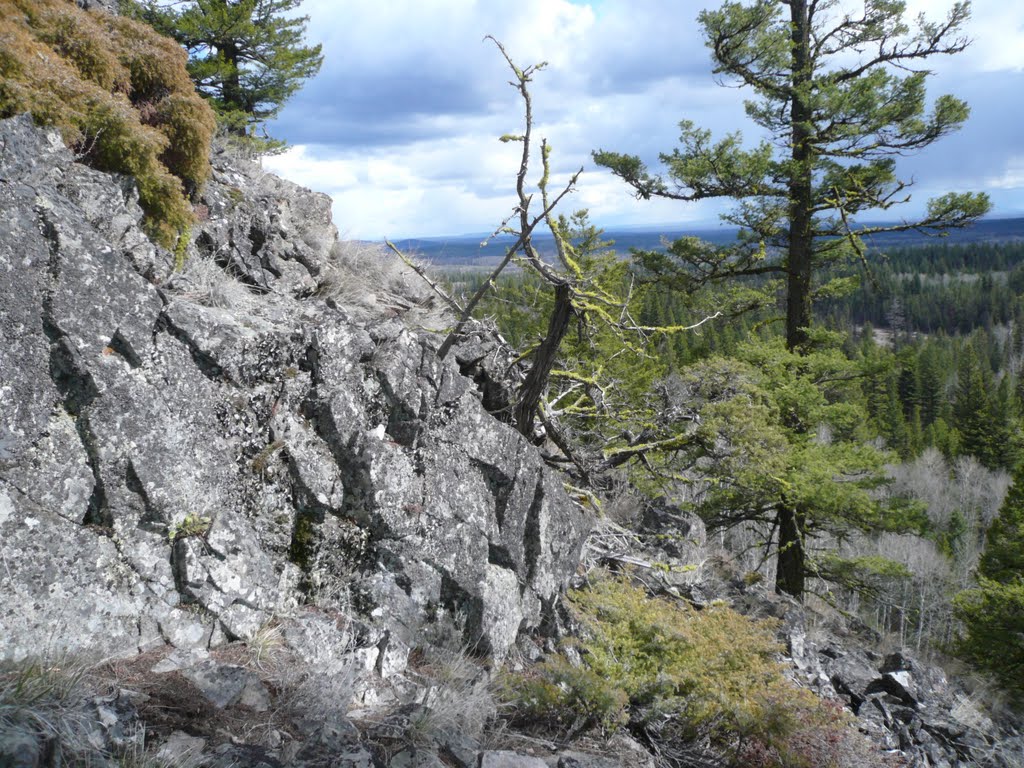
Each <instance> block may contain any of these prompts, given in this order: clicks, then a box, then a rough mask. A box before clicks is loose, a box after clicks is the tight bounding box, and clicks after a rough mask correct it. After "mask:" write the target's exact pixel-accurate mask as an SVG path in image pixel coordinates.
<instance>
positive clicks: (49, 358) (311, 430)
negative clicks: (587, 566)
mask: <svg viewBox="0 0 1024 768" xmlns="http://www.w3.org/2000/svg"><path fill="white" fill-rule="evenodd" d="M214 169H215V174H214V177H213V179H212V180H211V181H210V182H209V184H208V186H207V188H206V190H205V192H204V198H203V200H202V202H201V203H200V204H199V205H197V212H198V213H199V218H200V219H201V220H200V221H199V222H198V223H197V225H196V227H195V229H194V232H193V243H192V244H191V245H190V246H189V250H188V253H189V256H190V260H191V262H192V263H191V264H190V265H189V266H188V267H187V268H186V272H185V274H184V275H176V274H172V270H173V262H174V257H173V256H172V255H171V254H170V253H168V252H166V251H164V250H162V249H160V248H157V247H155V246H153V245H152V244H150V243H149V241H148V240H146V239H145V237H144V236H143V235H142V234H141V231H140V230H139V228H138V223H139V221H140V219H141V211H140V209H139V207H138V205H137V202H136V196H135V194H134V192H133V188H132V186H131V185H130V184H128V183H125V181H124V180H123V179H120V178H116V177H113V176H110V175H108V174H103V173H99V172H97V171H93V170H89V169H87V168H84V167H82V166H80V165H78V164H77V163H76V162H75V161H74V158H73V157H72V155H71V154H70V153H69V152H68V151H67V150H66V149H65V148H64V147H63V146H62V145H61V144H60V142H59V140H58V139H57V137H56V135H55V134H53V133H49V132H46V131H42V130H39V129H37V128H35V127H33V126H32V124H31V121H29V120H28V119H27V118H16V119H12V120H7V121H3V122H0V402H2V403H3V409H2V411H0V550H2V559H3V568H0V594H2V595H3V599H2V600H0V657H21V656H26V655H30V654H35V653H38V652H39V651H40V650H41V647H40V646H41V644H44V643H45V644H46V645H47V647H46V650H49V651H51V652H56V651H60V650H64V649H80V650H85V649H88V650H90V651H93V652H95V653H97V654H104V655H109V654H122V653H133V652H137V651H139V650H144V649H146V648H148V647H150V646H152V645H154V644H156V643H159V642H164V641H166V642H170V643H172V644H174V645H176V646H180V647H184V648H189V647H195V646H200V647H206V646H216V645H217V644H221V643H224V642H227V641H230V640H232V639H237V638H243V639H247V638H251V637H253V636H255V635H256V634H257V633H258V632H259V630H260V628H261V627H262V626H264V625H265V624H266V623H267V622H268V620H270V619H271V617H273V616H275V615H284V614H290V613H295V612H296V611H297V609H298V607H299V606H301V605H302V604H304V603H314V604H316V605H317V606H318V607H319V608H320V609H323V610H328V611H337V612H339V613H340V614H344V615H345V616H348V617H351V618H353V619H355V618H358V619H359V620H360V621H362V622H364V623H365V624H366V625H367V626H373V627H376V630H374V631H376V632H377V634H378V637H381V638H383V637H388V638H391V639H390V641H389V643H388V644H386V647H385V645H381V646H380V647H376V646H374V648H373V652H374V653H375V654H376V655H377V656H379V657H381V658H384V657H385V656H386V659H387V661H386V664H387V666H388V671H389V672H390V673H393V674H398V673H399V672H400V671H401V668H402V667H403V665H404V656H405V655H407V654H408V650H409V648H410V647H412V646H414V645H415V644H417V642H419V641H418V640H417V638H419V637H420V636H421V635H422V634H423V631H424V627H428V626H429V627H434V628H436V629H437V631H439V632H443V631H444V630H443V629H442V628H448V629H449V630H451V631H454V632H456V633H458V634H457V637H459V638H461V639H460V642H461V643H463V644H466V645H469V646H471V647H474V648H476V649H479V650H481V651H485V652H490V653H492V654H494V655H496V656H501V655H502V654H504V653H505V652H506V651H507V650H508V648H509V647H510V646H511V645H512V643H513V642H514V641H515V639H516V637H517V635H518V634H519V632H520V631H522V630H524V629H528V628H533V627H538V626H540V625H541V624H542V622H543V620H544V618H545V616H546V615H548V614H549V612H550V610H551V608H552V606H553V603H554V601H555V600H556V599H557V597H558V594H559V591H560V590H561V589H562V588H563V586H564V585H565V583H566V582H567V580H568V578H569V577H570V576H571V575H572V573H573V572H574V570H575V568H576V565H577V562H578V556H579V552H580V549H581V546H582V542H583V539H584V537H585V535H586V533H587V530H588V522H587V520H585V518H584V516H583V514H582V513H581V512H580V511H579V510H578V508H577V507H576V506H574V504H573V503H572V502H571V501H570V499H569V498H568V496H567V495H566V494H565V492H564V491H563V488H562V484H561V480H560V479H559V478H558V476H557V475H555V474H554V473H553V472H552V471H550V470H549V469H548V468H547V467H546V466H545V465H544V463H543V462H542V460H541V459H540V457H539V455H538V453H537V452H536V450H535V449H534V448H533V447H532V446H531V445H529V444H528V443H527V442H526V441H525V440H524V439H523V438H522V437H521V436H519V435H518V433H516V432H515V431H514V430H512V429H510V428H509V427H507V426H506V425H503V424H501V423H499V422H497V421H496V420H495V419H494V418H492V417H491V416H490V415H489V414H488V412H487V411H486V409H485V408H484V406H483V404H482V403H481V399H482V397H481V394H480V392H479V391H478V390H477V388H476V387H475V386H474V382H473V381H472V380H471V379H469V378H466V377H465V376H463V375H462V374H461V373H460V370H459V363H458V362H457V361H456V360H455V359H450V360H445V361H441V360H439V359H438V358H437V356H436V354H435V351H434V350H435V348H436V344H437V340H436V339H434V338H432V337H430V336H429V335H424V334H421V333H417V332H415V331H413V330H410V329H409V328H408V327H406V326H405V325H403V323H402V322H400V321H398V320H396V319H394V318H393V317H392V318H385V317H378V318H376V319H373V320H370V321H367V322H362V323H360V324H357V323H354V322H352V321H351V320H350V319H349V316H348V315H347V314H346V312H345V310H344V307H343V306H341V305H340V304H339V303H338V302H336V301H331V302H325V301H322V300H320V299H319V298H316V295H315V294H316V289H317V286H318V280H319V275H320V274H321V272H322V271H323V269H324V268H325V267H324V265H325V263H326V261H325V260H327V259H328V257H329V253H330V251H331V249H332V246H333V243H334V242H335V239H336V232H335V229H334V226H333V224H332V223H331V221H330V206H329V200H328V199H327V198H325V197H324V196H322V195H316V194H314V193H311V192H309V191H308V190H302V189H300V188H298V187H295V186H294V185H291V184H289V183H288V182H285V181H283V180H280V179H277V178H276V177H273V176H271V175H269V174H266V173H264V172H263V171H262V170H260V169H259V168H257V167H256V166H249V165H245V164H239V165H237V167H235V166H231V165H230V164H229V163H228V161H227V160H226V159H225V158H224V157H218V158H215V161H214ZM195 265H200V266H203V267H204V269H205V270H206V271H205V272H204V271H202V270H198V268H197V267H196V266H195ZM203 281H205V282H203ZM211 281H212V283H216V285H213V286H212V287H211ZM342 634H344V633H342ZM340 639H341V636H340V635H339V637H337V638H334V640H339V641H340ZM375 642H380V641H379V640H378V641H375ZM361 647H363V646H361Z"/></svg>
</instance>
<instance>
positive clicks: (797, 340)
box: [786, 0, 814, 350]
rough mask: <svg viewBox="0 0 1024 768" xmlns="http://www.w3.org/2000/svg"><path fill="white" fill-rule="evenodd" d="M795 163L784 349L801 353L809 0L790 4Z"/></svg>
mask: <svg viewBox="0 0 1024 768" xmlns="http://www.w3.org/2000/svg"><path fill="white" fill-rule="evenodd" d="M789 6H790V16H791V19H792V33H793V56H792V64H791V66H792V101H791V105H790V123H791V125H792V126H793V136H792V144H793V149H792V161H793V166H792V170H791V171H790V178H789V253H788V255H787V256H788V258H787V262H786V267H787V272H788V275H787V284H786V347H787V348H788V349H790V350H800V349H803V348H804V347H805V346H806V344H807V338H808V334H807V330H808V328H809V327H810V325H811V271H812V267H813V259H814V216H813V208H814V199H813V166H814V147H813V145H812V142H811V125H812V122H811V121H812V119H813V117H814V115H813V112H812V109H811V104H810V96H811V94H810V86H811V74H812V62H811V56H810V22H809V19H808V14H807V0H792V2H790V4H789Z"/></svg>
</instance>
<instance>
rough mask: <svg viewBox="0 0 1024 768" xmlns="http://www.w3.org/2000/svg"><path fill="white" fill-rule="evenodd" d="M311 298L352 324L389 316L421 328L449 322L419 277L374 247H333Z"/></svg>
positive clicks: (363, 244) (380, 246) (377, 245)
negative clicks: (333, 307) (328, 302)
mask: <svg viewBox="0 0 1024 768" xmlns="http://www.w3.org/2000/svg"><path fill="white" fill-rule="evenodd" d="M317 295H319V296H320V297H322V298H325V299H330V300H332V301H334V302H335V303H336V304H337V305H338V306H339V307H340V308H342V309H344V310H345V311H346V312H348V313H349V314H351V315H352V316H353V318H354V319H356V320H358V321H366V320H371V319H374V318H379V317H386V316H389V315H390V316H393V317H401V318H402V319H403V320H405V321H406V322H407V323H408V324H410V325H413V326H417V327H421V328H425V329H427V330H438V329H440V328H442V327H444V326H445V325H447V324H448V323H449V322H450V320H449V319H448V318H447V316H446V312H445V307H444V306H443V302H441V300H440V299H439V298H438V297H437V296H436V295H435V294H434V293H433V292H432V291H431V290H430V288H429V287H428V286H427V284H426V283H425V282H424V281H423V279H422V278H421V277H420V276H419V275H417V274H416V272H415V271H414V270H412V269H411V268H410V267H408V266H407V265H406V264H404V263H403V262H402V260H401V259H399V258H398V257H397V256H395V255H394V254H393V253H391V252H390V251H389V250H388V249H387V248H386V247H385V246H384V245H383V244H380V243H367V242H362V241H359V240H342V241H339V242H337V243H335V245H334V247H333V249H332V250H331V255H330V258H329V259H328V261H327V263H326V264H325V265H324V267H323V269H322V270H321V272H320V276H319V287H318V289H317Z"/></svg>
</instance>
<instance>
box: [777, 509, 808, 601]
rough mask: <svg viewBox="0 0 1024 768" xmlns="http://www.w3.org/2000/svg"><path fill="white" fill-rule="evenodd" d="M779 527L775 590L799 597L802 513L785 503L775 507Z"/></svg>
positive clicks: (802, 571) (802, 558)
mask: <svg viewBox="0 0 1024 768" xmlns="http://www.w3.org/2000/svg"><path fill="white" fill-rule="evenodd" d="M776 518H777V521H778V527H779V558H778V565H777V566H776V569H775V591H776V592H780V593H781V592H785V593H786V594H789V595H792V596H793V597H795V598H797V599H799V598H801V597H803V594H804V575H805V564H804V556H805V552H804V523H805V518H804V515H803V514H802V513H800V512H799V511H798V510H796V509H794V508H793V507H791V506H789V505H788V504H786V503H782V504H779V506H778V507H777V508H776Z"/></svg>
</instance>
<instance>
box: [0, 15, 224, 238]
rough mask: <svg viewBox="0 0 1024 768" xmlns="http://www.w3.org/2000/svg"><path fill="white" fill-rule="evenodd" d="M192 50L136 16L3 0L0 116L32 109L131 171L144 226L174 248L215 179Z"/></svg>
mask: <svg viewBox="0 0 1024 768" xmlns="http://www.w3.org/2000/svg"><path fill="white" fill-rule="evenodd" d="M185 64H186V55H185V52H184V51H183V50H182V49H181V48H180V46H178V44H177V43H175V42H174V41H173V40H171V39H169V38H166V37H163V36H161V35H160V34H158V33H157V32H155V31H154V30H153V29H151V28H150V27H147V26H146V25H145V24H142V23H140V22H137V21H133V20H132V19H127V18H123V17H118V16H113V15H111V14H107V13H104V12H98V11H84V10H81V9H80V8H78V7H77V5H76V4H75V3H74V2H72V1H71V0H0V117H10V116H12V115H15V114H20V113H23V112H28V113H30V114H31V115H32V117H33V118H34V119H35V120H36V122H38V123H40V124H42V125H48V126H53V127H55V128H57V129H58V130H60V132H61V134H62V135H63V137H64V140H65V142H66V143H67V144H68V146H70V147H72V148H73V149H74V150H75V151H76V152H77V153H78V154H80V155H81V156H82V158H83V159H84V160H85V161H86V162H89V163H90V164H91V165H93V166H95V167H97V168H99V169H101V170H105V171H113V172H117V173H125V174H128V175H131V176H133V177H134V178H135V179H136V181H137V183H138V188H139V200H140V203H141V204H142V207H143V209H144V210H145V212H146V226H147V229H148V231H149V232H150V234H151V235H152V236H153V237H154V238H155V239H156V240H157V241H158V242H160V243H161V244H163V245H165V246H167V247H171V246H172V245H173V244H174V242H175V240H176V238H177V236H178V233H180V232H181V231H182V230H183V229H184V228H185V227H186V226H188V225H189V224H190V223H191V221H192V211H191V206H190V205H189V203H188V200H187V198H186V190H188V191H192V190H195V189H197V188H198V187H199V186H200V185H201V184H202V183H203V182H204V181H205V180H206V178H207V177H208V176H209V172H210V167H209V151H210V140H211V138H212V136H213V132H214V130H215V128H216V122H215V118H214V115H213V112H212V110H211V109H210V108H209V106H208V105H207V104H206V103H205V102H204V101H203V99H202V98H201V97H200V96H199V95H198V94H196V92H195V88H194V86H193V84H192V80H191V79H190V78H189V75H188V72H187V70H186V68H185Z"/></svg>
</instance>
